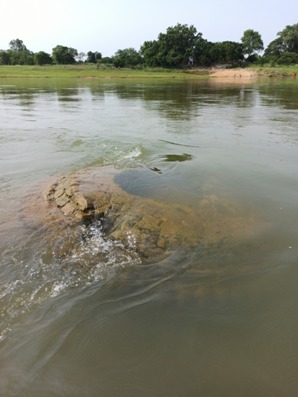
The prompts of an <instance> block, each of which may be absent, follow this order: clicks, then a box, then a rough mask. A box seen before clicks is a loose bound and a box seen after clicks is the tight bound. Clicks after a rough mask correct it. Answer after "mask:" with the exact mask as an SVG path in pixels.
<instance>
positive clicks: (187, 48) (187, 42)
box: [158, 23, 202, 67]
mask: <svg viewBox="0 0 298 397" xmlns="http://www.w3.org/2000/svg"><path fill="white" fill-rule="evenodd" d="M201 36H202V34H201V33H197V29H196V28H195V27H194V26H193V25H191V26H188V25H181V24H179V23H178V24H177V25H176V26H173V27H169V28H168V29H167V32H166V33H160V34H159V36H158V41H159V55H158V56H159V58H160V59H161V60H162V63H163V64H164V66H168V67H179V66H183V65H187V64H188V62H189V57H190V56H193V55H194V49H195V46H196V43H197V40H198V39H199V38H200V37H201Z"/></svg>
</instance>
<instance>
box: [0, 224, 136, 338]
mask: <svg viewBox="0 0 298 397" xmlns="http://www.w3.org/2000/svg"><path fill="white" fill-rule="evenodd" d="M79 228H80V238H79V244H78V245H77V246H76V247H75V248H73V249H72V250H71V252H70V254H69V256H67V257H66V258H57V257H55V256H53V257H52V259H51V260H46V259H45V257H44V255H43V254H42V253H40V252H39V253H35V254H34V256H33V257H32V258H30V260H29V261H27V262H26V263H25V262H24V261H20V263H17V265H19V276H18V278H17V280H14V281H11V282H7V283H5V284H2V286H1V287H0V299H1V306H0V312H1V323H2V325H1V328H0V342H1V341H2V340H4V339H5V338H6V337H7V335H8V334H9V332H10V330H11V328H12V327H13V322H14V321H15V320H17V319H18V318H20V316H22V315H23V314H25V313H28V312H29V311H30V310H32V309H33V308H34V307H36V305H40V304H42V303H43V302H44V301H45V300H47V299H51V298H56V297H58V296H60V295H62V294H64V293H67V292H68V291H69V290H70V289H80V290H82V289H85V288H88V287H90V286H91V285H94V284H96V283H102V284H104V283H107V282H109V281H110V280H111V279H113V277H115V274H116V273H118V272H119V271H121V269H123V268H126V267H128V266H132V265H137V264H140V263H141V259H140V257H139V256H138V254H137V253H136V251H135V244H134V237H133V236H131V235H128V242H129V243H128V247H125V246H124V245H123V244H122V243H120V242H118V241H114V240H110V239H107V238H106V237H105V235H104V233H103V230H102V225H101V223H100V221H99V220H94V221H93V222H92V223H90V224H89V225H80V226H79Z"/></svg>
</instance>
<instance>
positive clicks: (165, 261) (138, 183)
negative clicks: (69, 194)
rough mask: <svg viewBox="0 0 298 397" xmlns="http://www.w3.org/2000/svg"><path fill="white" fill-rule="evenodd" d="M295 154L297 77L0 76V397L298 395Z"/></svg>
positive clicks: (297, 145) (297, 142)
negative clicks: (63, 191) (78, 194)
mask: <svg viewBox="0 0 298 397" xmlns="http://www.w3.org/2000/svg"><path fill="white" fill-rule="evenodd" d="M297 154H298V83H297V81H295V80H267V81H264V80H257V79H252V81H245V82H241V81H239V82H238V81H237V84H236V83H235V82H229V81H226V82H225V81H222V80H221V81H217V80H216V79H211V80H206V81H196V80H190V81H161V80H159V81H156V80H150V81H149V80H147V81H121V82H120V81H105V82H98V81H95V80H88V81H87V80H86V81H84V80H72V79H70V80H62V79H61V80H51V79H47V80H42V79H38V80H22V79H19V80H8V79H2V80H0V164H1V165H0V167H1V173H0V233H1V239H0V253H1V262H0V395H1V396H2V395H3V396H22V397H23V396H98V395H101V396H111V397H113V396H124V397H125V396H130V397H132V396H164V395H171V396H198V395H204V396H207V397H209V396H219V395H220V396H231V395H239V396H240V395H241V396H254V397H256V396H257V397H258V396H262V397H263V396H270V397H272V396H273V397H274V396H283V395H285V396H296V395H297V391H298V381H297V372H298V336H297V335H298V316H297V301H298V289H297V285H298V270H297V269H298V268H297V258H298V246H297V241H298V228H297V224H298V222H297V221H298V211H297V202H298V200H297V199H298V187H297V176H298V160H297V158H298V156H297ZM106 169H113V170H114V171H113V178H112V182H111V180H110V179H108V181H107V180H106V179H105V177H104V181H103V180H102V179H101V181H102V183H103V184H106V186H107V185H109V186H110V187H111V186H112V187H113V189H115V190H116V191H117V193H119V192H125V194H127V197H129V200H128V201H127V202H129V205H127V204H126V207H124V210H125V211H122V212H121V211H119V212H121V216H122V217H123V218H117V219H120V221H119V225H120V226H119V225H118V226H119V227H120V229H121V227H122V229H121V230H122V231H124V232H125V236H126V240H125V241H124V240H123V239H122V238H121V235H119V233H118V234H117V233H115V234H114V235H113V236H111V235H110V234H108V233H107V230H106V229H105V228H104V227H103V224H102V220H101V219H100V217H95V218H94V219H92V220H91V221H90V220H89V221H88V222H81V223H80V222H76V223H75V224H74V223H72V222H65V220H64V219H63V218H60V217H59V216H60V215H59V216H58V217H57V216H54V217H53V216H51V214H50V212H49V211H51V209H50V208H49V207H47V201H46V200H45V197H46V193H45V192H46V191H47V189H48V188H49V186H51V185H52V184H54V183H55V182H56V181H57V180H59V178H61V176H65V175H80V181H81V183H82V186H83V188H82V189H83V190H84V192H86V191H87V192H88V194H89V193H90V189H91V191H93V185H94V184H95V185H96V184H97V179H96V178H102V177H103V176H102V175H104V173H101V172H100V171H99V170H106ZM91 186H92V188H91ZM118 189H119V190H118ZM121 194H122V193H121ZM35 200H36V201H35ZM130 200H131V201H130ZM118 203H119V201H118ZM157 207H158V211H157V210H156V208H157ZM121 208H122V209H123V205H122V207H121ZM116 209H117V210H118V207H116ZM49 214H50V215H49ZM124 214H125V215H124ZM181 214H182V215H181ZM52 215H53V214H52ZM159 216H160V219H162V221H159V222H157V221H156V219H158V217H159ZM113 219H114V218H113ZM136 219H137V222H138V223H137V226H136V225H135V224H134V223H133V220H136ZM161 224H163V233H165V235H164V236H163V238H164V241H163V243H161V242H160V243H159V244H160V246H159V250H161V251H162V255H155V252H153V251H152V249H151V247H150V244H151V243H152V241H153V242H154V244H155V243H156V241H157V240H154V239H153V240H150V241H151V242H150V244H149V240H146V239H144V244H143V247H144V246H145V243H146V241H148V246H149V248H150V249H149V251H148V252H146V260H144V256H143V255H142V253H141V252H140V251H139V250H138V246H137V243H136V240H137V238H138V237H139V235H138V233H143V231H144V230H146V233H148V229H150V228H151V230H153V229H154V230H157V229H158V227H160V225H161ZM166 226H167V227H166ZM173 230H174V231H175V233H174V232H173ZM137 232H138V233H137ZM173 235H174V236H177V235H178V236H179V238H177V240H175V238H173ZM169 236H170V237H169ZM181 236H184V237H185V236H187V238H184V239H183V238H182V237H181ZM171 238H173V240H172V241H174V243H173V244H168V245H167V244H166V242H167V241H170V240H171ZM189 242H191V243H189ZM159 254H160V252H159Z"/></svg>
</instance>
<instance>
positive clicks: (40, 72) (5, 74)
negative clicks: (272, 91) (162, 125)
mask: <svg viewBox="0 0 298 397" xmlns="http://www.w3.org/2000/svg"><path fill="white" fill-rule="evenodd" d="M250 69H251V70H252V71H253V72H256V73H257V74H259V75H260V76H270V77H290V76H291V75H292V73H296V75H297V76H298V65H295V66H281V67H274V68H273V67H267V66H262V67H260V66H255V67H251V68H250ZM210 72H211V69H198V70H195V69H192V70H169V69H162V68H156V69H112V68H106V69H105V68H99V69H97V68H96V65H93V64H79V65H48V66H36V65H34V66H29V65H24V66H20V65H15V66H6V65H0V78H41V77H42V78H96V79H125V78H126V79H135V78H139V79H144V78H145V79H146V78H168V79H169V78H170V79H171V78H176V79H187V78H192V79H193V78H207V77H209V75H210Z"/></svg>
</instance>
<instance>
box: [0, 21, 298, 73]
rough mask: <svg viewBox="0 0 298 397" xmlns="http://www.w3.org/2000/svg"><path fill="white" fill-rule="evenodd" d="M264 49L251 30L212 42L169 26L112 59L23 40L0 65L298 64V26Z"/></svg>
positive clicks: (190, 29) (0, 54) (0, 56)
mask: <svg viewBox="0 0 298 397" xmlns="http://www.w3.org/2000/svg"><path fill="white" fill-rule="evenodd" d="M263 50H264V44H263V41H262V38H261V35H260V34H259V33H258V32H256V31H254V30H252V29H248V30H246V31H245V32H244V33H243V36H242V38H241V41H240V42H234V41H223V42H216V43H214V42H210V41H208V40H206V39H204V38H203V35H202V33H199V32H197V29H196V28H195V27H194V26H193V25H191V26H188V25H181V24H177V25H176V26H173V27H169V28H168V29H167V31H166V33H160V34H159V35H158V38H157V39H156V40H153V41H145V42H144V44H143V45H142V46H141V48H140V51H136V50H135V49H134V48H126V49H123V50H118V51H117V52H116V53H115V54H114V56H112V57H110V58H109V57H105V58H103V57H102V54H101V53H100V52H92V51H89V52H87V54H85V53H84V52H80V53H78V51H77V50H76V49H74V48H71V47H66V46H62V45H57V46H56V47H55V48H53V50H52V54H51V55H50V54H48V53H46V52H44V51H39V52H37V53H33V52H32V51H29V50H28V49H27V48H26V46H25V44H24V43H23V41H22V40H20V39H16V40H12V41H11V42H10V43H9V49H8V50H0V65H1V64H2V65H33V64H37V65H45V64H52V63H54V64H74V63H78V62H88V63H97V64H99V63H103V64H109V65H112V66H115V67H120V68H121V67H138V66H142V65H145V66H150V67H167V68H172V67H175V68H177V67H183V66H187V65H188V66H212V65H216V64H229V65H239V64H242V63H247V62H258V63H260V64H264V63H271V64H296V63H298V24H295V25H291V26H286V27H285V28H284V30H282V31H281V32H279V33H278V34H277V38H276V39H275V40H273V41H272V42H271V43H270V44H269V45H268V47H267V48H266V49H265V51H264V53H263V55H262V56H260V52H261V51H263Z"/></svg>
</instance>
